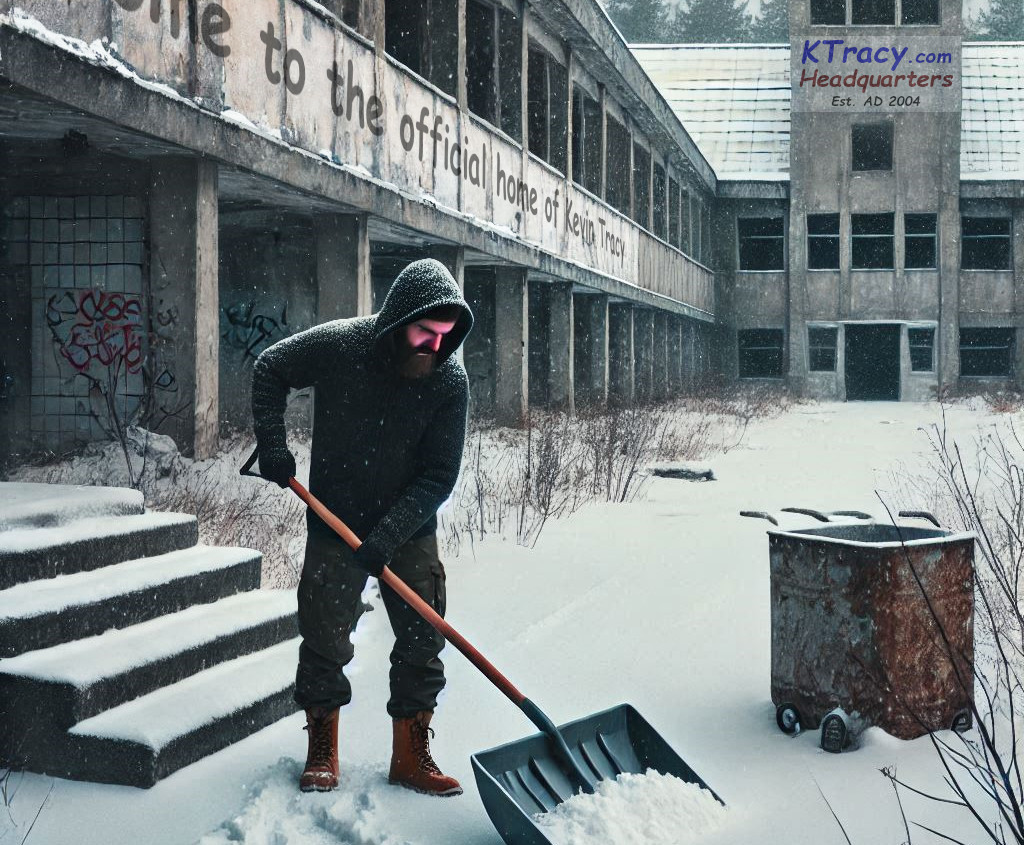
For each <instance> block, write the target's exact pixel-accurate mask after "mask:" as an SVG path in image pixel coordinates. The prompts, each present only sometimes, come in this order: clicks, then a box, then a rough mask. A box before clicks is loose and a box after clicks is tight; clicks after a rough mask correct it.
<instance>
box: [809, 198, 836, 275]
mask: <svg viewBox="0 0 1024 845" xmlns="http://www.w3.org/2000/svg"><path fill="white" fill-rule="evenodd" d="M811 218H817V219H824V218H835V224H836V230H835V232H834V233H832V232H812V231H811ZM805 222H806V228H807V269H808V270H809V271H810V270H814V271H819V270H824V271H825V272H828V271H835V270H839V269H841V266H842V220H841V219H840V215H839V212H838V211H833V212H822V213H815V214H808V215H807V217H806V221H805ZM812 239H813V242H814V243H820V242H822V241H826V240H827V241H831V240H834V241H835V244H834V246H835V265H829V266H827V267H825V266H820V267H812V266H811V253H812V249H811V246H812Z"/></svg>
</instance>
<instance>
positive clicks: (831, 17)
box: [811, 0, 846, 26]
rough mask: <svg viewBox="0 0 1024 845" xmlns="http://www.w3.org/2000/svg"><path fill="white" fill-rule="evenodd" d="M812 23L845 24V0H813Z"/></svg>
mask: <svg viewBox="0 0 1024 845" xmlns="http://www.w3.org/2000/svg"><path fill="white" fill-rule="evenodd" d="M811 23H812V24H818V25H821V26H842V25H843V24H845V23H846V3H845V0H811Z"/></svg>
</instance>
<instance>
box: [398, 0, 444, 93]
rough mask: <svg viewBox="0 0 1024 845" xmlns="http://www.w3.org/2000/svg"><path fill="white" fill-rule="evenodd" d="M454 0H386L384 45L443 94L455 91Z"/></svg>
mask: <svg viewBox="0 0 1024 845" xmlns="http://www.w3.org/2000/svg"><path fill="white" fill-rule="evenodd" d="M458 8H459V4H458V0H427V1H426V2H423V0H388V2H387V3H385V4H384V49H385V51H386V52H387V54H388V55H389V56H391V57H392V58H394V59H395V60H396V61H399V62H401V63H402V64H403V65H405V66H406V67H407V68H408V69H409V70H411V71H412V72H413V73H416V74H419V75H420V76H422V77H423V78H424V79H426V80H428V81H429V82H431V83H432V84H433V85H436V86H437V87H438V88H440V89H441V90H442V91H444V92H445V93H446V94H450V95H452V96H455V94H456V89H457V87H458V86H457V85H456V72H457V67H458V56H459V26H458Z"/></svg>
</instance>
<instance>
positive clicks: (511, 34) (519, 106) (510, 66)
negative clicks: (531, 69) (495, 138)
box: [498, 9, 523, 141]
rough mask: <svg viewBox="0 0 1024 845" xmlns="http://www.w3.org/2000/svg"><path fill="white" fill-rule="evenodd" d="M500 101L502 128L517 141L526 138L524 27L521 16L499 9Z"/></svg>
mask: <svg viewBox="0 0 1024 845" xmlns="http://www.w3.org/2000/svg"><path fill="white" fill-rule="evenodd" d="M498 44H499V46H500V49H499V51H498V92H499V93H498V102H499V103H500V104H501V118H500V125H501V130H502V132H504V133H505V134H506V135H508V136H509V137H510V138H515V139H516V140H517V141H519V140H521V139H522V137H523V30H522V26H521V21H520V20H519V18H518V17H517V16H516V15H514V14H512V13H511V12H509V11H506V10H505V9H499V10H498Z"/></svg>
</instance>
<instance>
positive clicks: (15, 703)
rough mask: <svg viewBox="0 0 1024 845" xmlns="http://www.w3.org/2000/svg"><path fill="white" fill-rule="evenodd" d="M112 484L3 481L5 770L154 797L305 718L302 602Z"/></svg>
mask: <svg viewBox="0 0 1024 845" xmlns="http://www.w3.org/2000/svg"><path fill="white" fill-rule="evenodd" d="M197 541H198V524H197V522H196V519H195V517H192V516H187V515H184V514H167V513H148V512H146V511H145V509H144V505H143V502H142V497H141V495H140V494H138V493H136V492H135V491H131V490H116V489H114V488H95V487H88V488H72V487H56V486H54V485H35V484H3V483H0V765H14V766H17V767H21V768H25V769H28V770H30V771H35V772H45V773H46V774H50V775H55V776H59V777H66V778H73V779H75V780H90V781H98V782H102V783H117V784H127V785H132V786H142V787H148V786H152V785H153V784H154V783H156V782H157V781H158V780H160V779H161V778H163V777H166V776H167V775H169V774H171V773H172V772H174V771H176V770H177V769H180V768H182V767H183V766H187V765H188V764H189V763H192V762H195V761H196V760H198V759H200V758H202V757H204V756H206V755H208V754H212V753H213V752H215V751H217V750H219V749H221V748H224V747H225V746H227V745H230V744H231V743H233V742H237V741H238V740H240V739H243V738H244V737H246V736H248V735H250V734H252V733H254V732H255V731H257V730H260V729H261V728H263V727H266V726H267V725H269V724H271V723H273V722H275V721H277V720H278V719H280V718H282V717H284V716H286V715H288V714H289V713H291V712H293V711H294V710H295V705H294V704H293V703H292V698H291V696H292V686H293V683H294V677H295V662H296V657H297V652H298V639H297V623H296V619H295V594H294V592H292V591H290V590H260V589H259V582H260V565H261V562H262V558H261V555H260V553H259V552H256V551H252V550H250V549H237V548H214V547H210V546H203V545H197Z"/></svg>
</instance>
